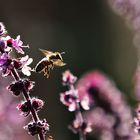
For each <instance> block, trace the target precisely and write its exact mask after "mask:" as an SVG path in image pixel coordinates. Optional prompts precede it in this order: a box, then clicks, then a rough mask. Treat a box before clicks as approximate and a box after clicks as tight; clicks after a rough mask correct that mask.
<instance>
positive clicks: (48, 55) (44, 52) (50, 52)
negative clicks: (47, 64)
mask: <svg viewBox="0 0 140 140" xmlns="http://www.w3.org/2000/svg"><path fill="white" fill-rule="evenodd" d="M39 50H40V51H41V52H42V53H43V54H44V55H45V56H46V57H48V58H49V57H50V56H51V55H52V54H54V53H53V52H52V51H47V50H44V49H39Z"/></svg>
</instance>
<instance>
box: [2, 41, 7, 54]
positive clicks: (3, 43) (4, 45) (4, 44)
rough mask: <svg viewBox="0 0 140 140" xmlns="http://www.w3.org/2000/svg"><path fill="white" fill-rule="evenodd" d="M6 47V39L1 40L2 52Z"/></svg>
mask: <svg viewBox="0 0 140 140" xmlns="http://www.w3.org/2000/svg"><path fill="white" fill-rule="evenodd" d="M6 48H7V46H6V42H5V41H4V40H0V52H1V53H4V52H5V49H6Z"/></svg>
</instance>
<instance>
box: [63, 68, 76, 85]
mask: <svg viewBox="0 0 140 140" xmlns="http://www.w3.org/2000/svg"><path fill="white" fill-rule="evenodd" d="M76 80H77V77H76V76H74V75H73V74H72V73H71V72H70V71H69V70H67V71H65V72H64V73H63V74H62V82H63V84H64V85H71V84H74V83H75V82H76Z"/></svg>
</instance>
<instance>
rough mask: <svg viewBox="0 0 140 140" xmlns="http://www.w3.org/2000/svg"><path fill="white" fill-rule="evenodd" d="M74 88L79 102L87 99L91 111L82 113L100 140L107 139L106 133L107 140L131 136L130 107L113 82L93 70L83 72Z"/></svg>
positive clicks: (127, 139)
mask: <svg viewBox="0 0 140 140" xmlns="http://www.w3.org/2000/svg"><path fill="white" fill-rule="evenodd" d="M76 87H77V90H78V93H79V98H80V101H81V102H82V100H84V98H85V97H86V98H89V99H88V100H89V105H90V110H89V111H87V112H85V113H84V114H83V115H84V120H86V121H87V122H88V123H89V124H91V126H92V128H93V132H94V134H95V133H96V132H100V134H101V135H100V139H101V140H106V139H107V138H106V137H107V136H106V135H109V137H108V140H132V139H133V138H134V133H133V129H132V124H131V122H132V116H131V111H130V107H129V106H128V105H127V104H126V101H125V98H124V97H123V95H122V93H121V92H120V91H119V90H118V89H117V88H116V86H115V84H114V82H113V81H111V80H110V79H108V77H107V76H106V75H104V74H103V73H101V72H99V71H92V72H89V73H87V74H86V75H84V76H83V77H82V78H81V79H80V80H79V81H78V83H77V86H76ZM97 130H98V131H97Z"/></svg>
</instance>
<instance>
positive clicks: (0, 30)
mask: <svg viewBox="0 0 140 140" xmlns="http://www.w3.org/2000/svg"><path fill="white" fill-rule="evenodd" d="M6 33H7V31H6V30H5V26H4V25H3V23H2V22H0V36H3V35H5V34H6Z"/></svg>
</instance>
